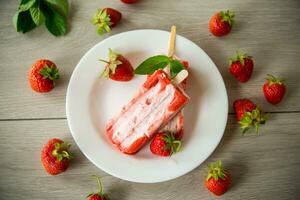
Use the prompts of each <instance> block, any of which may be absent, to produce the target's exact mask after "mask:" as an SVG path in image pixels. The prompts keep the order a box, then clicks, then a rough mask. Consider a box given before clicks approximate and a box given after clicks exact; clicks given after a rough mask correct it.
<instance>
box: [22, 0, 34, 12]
mask: <svg viewBox="0 0 300 200" xmlns="http://www.w3.org/2000/svg"><path fill="white" fill-rule="evenodd" d="M35 2H36V0H22V1H21V4H20V7H19V11H21V12H22V11H26V10H29V8H31V7H32V6H33V4H34V3H35Z"/></svg>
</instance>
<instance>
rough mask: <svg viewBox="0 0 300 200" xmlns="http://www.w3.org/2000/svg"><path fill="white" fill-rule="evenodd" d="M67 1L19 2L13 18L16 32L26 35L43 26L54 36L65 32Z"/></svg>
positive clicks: (23, 0)
mask: <svg viewBox="0 0 300 200" xmlns="http://www.w3.org/2000/svg"><path fill="white" fill-rule="evenodd" d="M68 12H69V3H68V0H21V2H20V5H19V8H18V10H17V12H16V13H15V15H14V17H13V24H14V27H15V29H16V31H17V32H22V33H26V32H29V31H31V30H32V29H34V28H35V27H37V26H39V25H42V24H45V25H46V28H47V29H48V31H49V32H50V33H52V34H53V35H54V36H60V35H65V34H66V32H67V16H68Z"/></svg>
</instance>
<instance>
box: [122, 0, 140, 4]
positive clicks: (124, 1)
mask: <svg viewBox="0 0 300 200" xmlns="http://www.w3.org/2000/svg"><path fill="white" fill-rule="evenodd" d="M121 1H122V2H123V3H126V4H132V3H136V2H137V1H138V0H121Z"/></svg>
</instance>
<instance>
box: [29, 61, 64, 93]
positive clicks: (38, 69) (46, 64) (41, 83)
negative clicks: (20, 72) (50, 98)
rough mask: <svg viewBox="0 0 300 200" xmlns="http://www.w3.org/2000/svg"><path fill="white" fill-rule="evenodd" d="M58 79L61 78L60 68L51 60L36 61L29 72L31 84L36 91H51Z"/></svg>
mask: <svg viewBox="0 0 300 200" xmlns="http://www.w3.org/2000/svg"><path fill="white" fill-rule="evenodd" d="M57 79H59V72H58V69H57V67H56V65H55V64H54V63H53V62H51V61H50V60H44V59H42V60H38V61H36V62H35V63H34V64H33V65H32V67H31V69H30V71H29V74H28V80H29V84H30V86H31V88H32V89H33V90H34V91H36V92H50V91H51V90H52V89H53V88H54V85H55V80H57Z"/></svg>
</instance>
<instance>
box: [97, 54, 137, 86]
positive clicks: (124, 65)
mask: <svg viewBox="0 0 300 200" xmlns="http://www.w3.org/2000/svg"><path fill="white" fill-rule="evenodd" d="M108 56H109V61H106V60H102V59H100V61H102V62H105V63H106V66H105V69H104V70H103V72H102V74H101V76H102V77H104V78H110V79H112V80H115V81H130V80H131V79H132V78H133V76H134V69H133V67H132V65H131V64H130V62H129V61H128V60H127V59H126V58H125V57H124V56H122V55H120V54H117V53H115V52H113V51H112V50H111V49H109V55H108Z"/></svg>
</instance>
